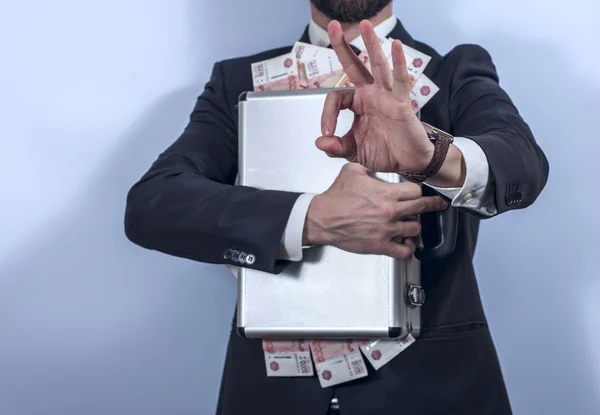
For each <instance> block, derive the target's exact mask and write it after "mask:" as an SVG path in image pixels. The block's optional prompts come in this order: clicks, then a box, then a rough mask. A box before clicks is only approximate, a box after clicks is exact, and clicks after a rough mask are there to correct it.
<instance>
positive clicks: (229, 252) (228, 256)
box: [223, 249, 233, 259]
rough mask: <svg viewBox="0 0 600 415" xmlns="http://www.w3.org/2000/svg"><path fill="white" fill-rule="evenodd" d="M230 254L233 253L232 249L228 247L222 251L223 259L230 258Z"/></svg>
mask: <svg viewBox="0 0 600 415" xmlns="http://www.w3.org/2000/svg"><path fill="white" fill-rule="evenodd" d="M232 254H233V251H232V250H231V249H228V250H226V251H225V252H223V258H225V259H231V255H232Z"/></svg>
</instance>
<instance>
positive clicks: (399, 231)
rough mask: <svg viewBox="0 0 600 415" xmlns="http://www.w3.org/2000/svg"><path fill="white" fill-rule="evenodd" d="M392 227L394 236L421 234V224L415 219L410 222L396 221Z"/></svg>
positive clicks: (411, 236) (405, 236)
mask: <svg viewBox="0 0 600 415" xmlns="http://www.w3.org/2000/svg"><path fill="white" fill-rule="evenodd" d="M393 229H394V237H395V238H398V237H400V238H414V237H415V236H419V235H420V234H421V224H420V223H419V222H417V221H416V220H415V221H410V222H396V223H395V224H394V228H393Z"/></svg>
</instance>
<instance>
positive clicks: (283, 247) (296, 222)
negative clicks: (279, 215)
mask: <svg viewBox="0 0 600 415" xmlns="http://www.w3.org/2000/svg"><path fill="white" fill-rule="evenodd" d="M315 196H316V194H312V193H304V194H301V195H300V196H299V197H298V199H296V203H294V206H293V207H292V211H291V212H290V217H289V219H288V222H287V225H286V227H285V230H284V232H283V236H282V237H281V244H280V249H279V255H278V258H279V259H286V260H288V261H301V260H302V249H303V248H308V247H304V246H302V237H303V235H304V222H305V221H306V214H307V213H308V207H309V206H310V202H312V199H313V197H315Z"/></svg>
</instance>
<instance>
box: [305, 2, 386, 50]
mask: <svg viewBox="0 0 600 415" xmlns="http://www.w3.org/2000/svg"><path fill="white" fill-rule="evenodd" d="M393 13H394V12H393V3H390V4H388V5H387V6H385V8H383V10H381V11H380V12H379V13H377V14H376V15H375V16H373V17H372V18H370V19H368V20H369V21H370V22H371V23H372V24H373V26H377V25H378V24H379V23H381V22H383V21H385V20H386V19H389V18H390V17H391V16H392V14H393ZM310 14H311V17H312V19H313V20H314V21H315V23H316V24H318V25H319V26H320V27H322V28H323V29H325V30H327V25H328V24H329V22H330V21H331V19H330V18H329V17H327V16H325V15H324V14H323V13H321V12H320V11H319V10H317V8H316V7H315V6H314V5H313V4H312V3H311V4H310ZM342 30H343V31H344V37H345V38H346V40H347V41H348V42H350V41H351V40H352V39H354V38H356V37H358V36H360V29H359V27H358V23H342Z"/></svg>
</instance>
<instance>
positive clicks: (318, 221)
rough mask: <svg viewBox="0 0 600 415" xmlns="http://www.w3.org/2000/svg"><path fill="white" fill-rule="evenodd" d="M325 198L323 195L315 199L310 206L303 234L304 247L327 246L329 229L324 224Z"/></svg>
mask: <svg viewBox="0 0 600 415" xmlns="http://www.w3.org/2000/svg"><path fill="white" fill-rule="evenodd" d="M325 197H326V196H325V195H323V194H320V195H317V196H315V197H313V199H312V201H311V202H310V205H309V206H308V211H307V213H306V220H305V221H304V229H303V232H302V245H325V244H326V242H327V229H326V227H325V225H324V224H323V215H322V212H324V210H323V208H322V205H323V199H324V198H325Z"/></svg>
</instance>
